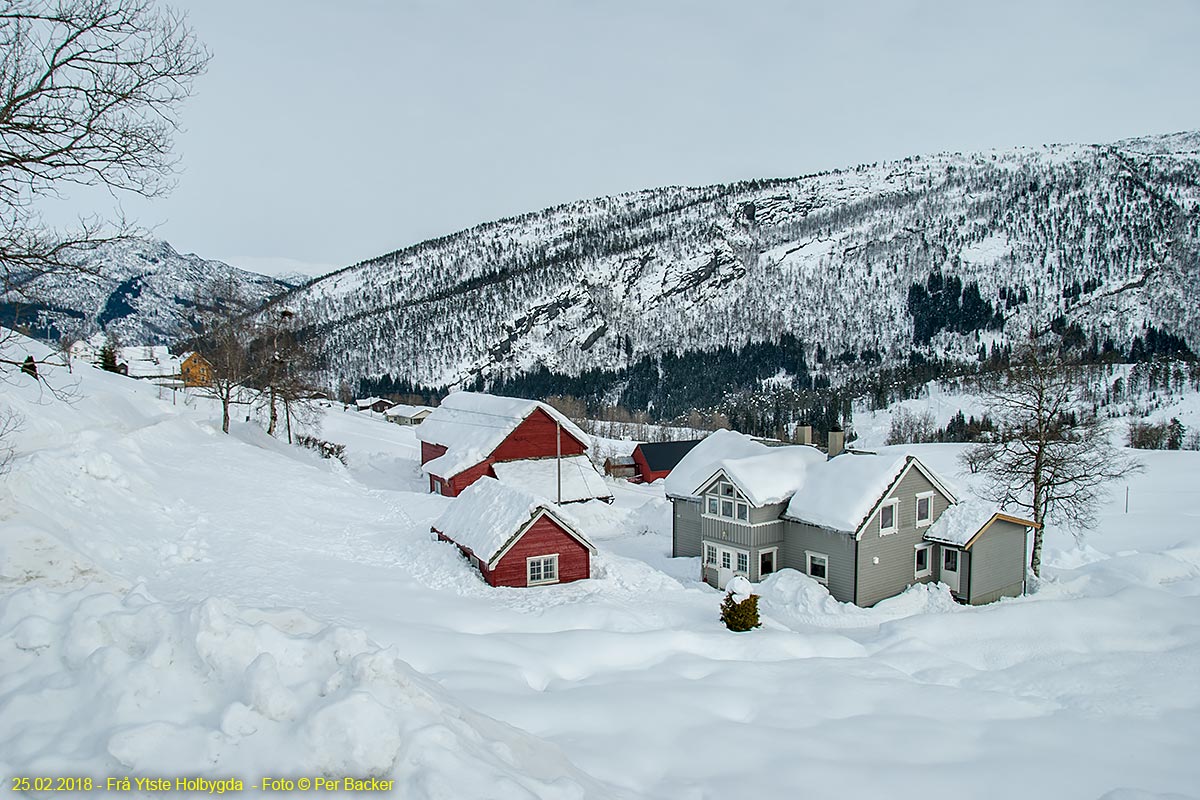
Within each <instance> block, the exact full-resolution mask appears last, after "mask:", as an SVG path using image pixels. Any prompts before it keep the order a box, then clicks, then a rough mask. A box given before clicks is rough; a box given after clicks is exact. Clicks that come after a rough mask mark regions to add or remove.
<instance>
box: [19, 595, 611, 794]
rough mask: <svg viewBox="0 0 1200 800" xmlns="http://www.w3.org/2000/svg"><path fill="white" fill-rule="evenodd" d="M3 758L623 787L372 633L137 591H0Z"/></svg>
mask: <svg viewBox="0 0 1200 800" xmlns="http://www.w3.org/2000/svg"><path fill="white" fill-rule="evenodd" d="M0 675H3V678H2V679H0V709H3V713H0V741H3V742H5V743H6V744H5V745H4V749H3V750H2V751H0V753H3V756H2V760H0V773H3V774H5V775H15V774H27V773H41V774H54V773H59V774H64V773H65V774H73V775H74V774H87V773H89V772H92V773H94V774H102V775H112V776H118V775H122V774H134V775H156V776H158V775H162V776H172V777H180V776H187V777H208V778H229V777H237V778H240V779H241V780H243V782H244V783H245V784H246V785H247V788H251V787H253V788H257V786H258V781H259V779H260V778H261V777H263V776H278V775H294V776H299V775H327V776H335V777H356V778H366V777H378V778H383V779H390V780H394V781H395V782H396V783H395V791H394V792H392V793H389V796H397V797H405V798H429V797H438V798H443V797H495V798H533V797H538V798H544V797H561V798H582V797H611V796H612V795H613V791H612V789H611V788H606V787H601V786H600V785H599V784H598V783H597V782H596V781H594V780H592V779H590V778H588V777H587V776H584V775H582V774H581V773H579V772H578V770H576V769H575V768H574V767H573V766H571V764H570V763H569V762H568V761H567V760H566V759H565V758H564V757H563V756H562V755H561V754H560V753H559V752H558V751H557V750H556V749H555V748H554V747H552V746H550V745H548V744H546V743H544V742H540V741H538V740H536V739H533V738H532V737H530V736H528V735H527V734H524V733H522V732H520V731H518V730H516V729H514V728H512V727H510V726H508V725H505V724H503V723H500V722H497V721H495V720H493V719H489V718H487V717H485V716H483V715H481V714H477V713H475V712H472V711H470V710H468V709H465V708H463V707H462V706H460V705H459V704H458V703H456V702H455V701H453V700H451V699H450V698H449V697H448V696H447V695H446V693H445V691H444V690H442V689H440V688H439V687H438V686H437V685H436V684H434V683H432V682H431V681H429V680H428V679H426V678H424V677H422V676H421V675H419V674H418V673H416V672H415V671H413V669H412V668H411V667H409V666H408V665H407V664H406V663H405V662H404V661H402V660H400V658H399V657H398V656H397V653H395V652H394V651H390V650H383V649H380V648H379V647H377V646H375V645H374V644H372V643H371V642H370V641H369V640H368V639H367V636H366V634H365V633H363V632H361V631H356V630H350V629H346V628H339V627H327V626H323V625H321V624H320V623H318V622H316V621H315V620H313V619H311V618H309V617H307V616H305V615H303V614H301V613H299V612H284V611H266V610H255V609H239V608H237V607H235V606H234V605H233V604H231V603H229V602H227V601H223V600H219V599H209V600H206V601H204V602H202V603H197V604H178V605H168V604H164V603H159V602H156V601H154V600H153V599H151V598H150V597H148V596H147V595H146V594H145V593H144V592H143V591H140V590H135V591H133V592H130V593H129V594H128V595H126V596H125V597H124V598H121V597H118V596H117V595H115V594H111V593H95V592H93V591H76V592H66V593H59V592H52V591H47V590H44V589H40V588H30V589H24V590H21V591H18V592H15V593H13V594H11V595H8V596H6V597H4V598H3V599H0Z"/></svg>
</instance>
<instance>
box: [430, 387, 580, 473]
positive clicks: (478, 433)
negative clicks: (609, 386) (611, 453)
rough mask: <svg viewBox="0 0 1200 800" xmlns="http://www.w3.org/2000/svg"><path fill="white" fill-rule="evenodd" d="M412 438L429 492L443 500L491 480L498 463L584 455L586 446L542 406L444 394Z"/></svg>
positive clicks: (569, 426)
mask: <svg viewBox="0 0 1200 800" xmlns="http://www.w3.org/2000/svg"><path fill="white" fill-rule="evenodd" d="M417 438H418V439H419V440H420V441H421V470H422V471H423V472H424V473H425V474H427V475H428V476H429V490H430V491H431V492H436V493H438V494H444V495H446V496H448V497H457V496H458V495H459V494H460V493H461V492H462V491H463V489H466V488H467V487H468V486H470V485H471V484H472V483H474V482H475V481H477V480H479V479H480V478H482V477H484V476H485V475H486V476H489V477H492V478H495V477H496V471H495V470H494V469H492V465H493V464H496V463H498V462H502V461H520V460H523V459H534V458H553V457H555V456H556V455H557V454H559V453H560V452H561V454H562V455H563V456H577V455H583V454H584V453H585V452H587V449H588V444H589V442H590V440H589V438H588V435H587V434H586V433H584V432H583V431H581V430H580V429H579V428H578V427H576V425H575V423H573V422H571V420H569V419H567V418H566V417H564V416H563V415H562V414H560V413H559V412H557V411H555V410H554V409H553V408H551V407H550V406H548V405H546V404H545V403H539V402H538V401H536V400H522V399H519V398H515V397H498V396H496V395H491V394H478V393H476V392H455V393H454V394H451V395H449V396H447V397H446V399H445V400H443V401H442V403H441V405H440V406H438V407H437V409H436V410H434V412H433V413H432V414H430V415H429V416H428V417H426V419H425V421H424V422H423V423H421V426H420V427H419V428H417Z"/></svg>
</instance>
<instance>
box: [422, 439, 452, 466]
mask: <svg viewBox="0 0 1200 800" xmlns="http://www.w3.org/2000/svg"><path fill="white" fill-rule="evenodd" d="M444 455H446V448H445V447H443V446H442V445H440V444H430V443H429V442H421V463H422V464H428V463H429V462H430V461H433V460H434V459H435V458H441V457H442V456H444Z"/></svg>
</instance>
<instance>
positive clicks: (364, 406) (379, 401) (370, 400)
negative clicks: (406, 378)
mask: <svg viewBox="0 0 1200 800" xmlns="http://www.w3.org/2000/svg"><path fill="white" fill-rule="evenodd" d="M354 405H355V406H357V407H358V410H359V411H374V412H375V413H376V414H382V413H384V412H385V411H387V410H388V409H389V408H391V407H392V406H394V405H396V404H395V403H393V402H392V401H391V400H384V399H383V398H382V397H360V398H359V399H357V400H355V401H354Z"/></svg>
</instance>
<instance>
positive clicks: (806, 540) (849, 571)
mask: <svg viewBox="0 0 1200 800" xmlns="http://www.w3.org/2000/svg"><path fill="white" fill-rule="evenodd" d="M786 525H787V535H786V537H785V538H784V543H783V547H782V548H780V550H779V556H780V559H779V562H780V563H779V566H780V567H790V568H792V569H794V570H798V571H799V572H803V573H805V574H808V562H807V560H806V558H805V553H806V551H809V550H811V551H813V552H816V553H823V554H825V555H826V556H828V557H829V593H830V594H831V595H833V597H834V598H835V599H837V600H840V601H841V602H843V603H853V602H854V571H855V563H854V561H855V560H854V553H855V550H856V547H855V541H854V537H853V536H851V535H850V534H848V533H841V532H839V531H831V530H827V529H825V528H818V527H816V526H815V525H809V524H807V523H803V522H793V521H791V520H789V521H788V522H787V523H786Z"/></svg>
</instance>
